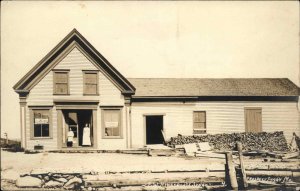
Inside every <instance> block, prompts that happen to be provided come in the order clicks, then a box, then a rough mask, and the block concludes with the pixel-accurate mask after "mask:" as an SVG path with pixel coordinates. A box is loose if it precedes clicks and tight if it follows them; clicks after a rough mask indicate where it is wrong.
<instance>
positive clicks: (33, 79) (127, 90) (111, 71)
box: [13, 29, 135, 94]
mask: <svg viewBox="0 0 300 191" xmlns="http://www.w3.org/2000/svg"><path fill="white" fill-rule="evenodd" d="M72 43H76V46H79V47H80V48H82V49H83V50H84V51H85V52H86V53H87V55H88V56H89V57H90V58H91V59H93V61H94V62H95V63H96V65H97V66H98V67H99V68H100V69H102V71H104V72H105V73H106V74H107V76H108V77H110V78H111V79H112V80H114V82H115V83H116V84H117V86H118V87H119V88H120V89H121V92H122V93H123V94H134V92H135V87H134V86H133V85H132V84H131V83H130V82H129V81H128V80H127V79H126V78H125V77H124V76H122V74H121V73H120V72H118V71H117V70H116V69H115V68H114V67H113V66H112V65H111V64H110V63H109V62H108V61H107V60H106V59H105V58H104V57H103V56H102V55H101V54H100V53H99V52H98V51H97V50H96V49H95V48H94V47H93V46H92V45H91V44H90V43H89V42H88V41H87V40H86V39H85V38H84V37H83V36H82V35H81V34H80V33H79V32H78V31H77V30H76V29H73V30H72V31H71V32H70V33H69V34H68V35H67V36H66V37H65V38H64V39H63V40H62V41H61V42H60V43H59V44H58V45H57V46H56V47H54V48H53V49H52V50H51V51H50V52H49V53H48V54H47V55H46V56H45V57H44V58H43V59H42V60H41V61H40V62H38V63H37V64H36V65H35V66H34V67H33V68H32V69H31V70H30V71H29V72H28V73H27V74H26V75H25V76H24V77H23V78H21V79H20V80H19V81H18V82H17V83H16V84H15V85H14V87H13V88H14V90H15V91H16V92H17V93H22V92H29V91H30V90H31V89H32V88H33V87H34V85H35V84H37V83H38V81H39V80H38V79H41V78H42V77H43V75H45V73H47V72H49V71H50V70H51V69H52V68H53V67H54V60H55V59H57V57H59V56H60V55H61V54H62V52H63V51H65V50H66V49H67V48H68V47H69V46H70V45H71V44H72Z"/></svg>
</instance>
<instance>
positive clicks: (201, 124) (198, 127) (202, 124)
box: [193, 111, 206, 134]
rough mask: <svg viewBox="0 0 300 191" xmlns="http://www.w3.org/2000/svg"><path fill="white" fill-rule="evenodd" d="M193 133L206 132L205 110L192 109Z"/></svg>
mask: <svg viewBox="0 0 300 191" xmlns="http://www.w3.org/2000/svg"><path fill="white" fill-rule="evenodd" d="M193 122H194V127H193V133H194V134H203V133H206V112H205V111H194V114H193Z"/></svg>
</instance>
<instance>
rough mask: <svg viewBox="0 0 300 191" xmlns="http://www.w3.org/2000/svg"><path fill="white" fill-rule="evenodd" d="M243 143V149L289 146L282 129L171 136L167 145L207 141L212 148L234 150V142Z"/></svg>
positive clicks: (285, 148)
mask: <svg viewBox="0 0 300 191" xmlns="http://www.w3.org/2000/svg"><path fill="white" fill-rule="evenodd" d="M237 141H239V142H241V143H242V145H243V150H268V151H288V150H289V147H288V144H287V141H286V139H285V137H284V135H283V132H282V131H276V132H271V133H267V132H261V133H231V134H225V133H223V134H214V135H212V134H208V135H192V136H182V135H178V136H177V137H171V139H170V141H168V142H167V145H168V146H170V147H175V145H182V144H189V143H200V142H209V145H210V146H211V147H212V148H214V150H219V151H224V150H235V149H236V148H235V147H236V142H237Z"/></svg>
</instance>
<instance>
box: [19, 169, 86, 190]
mask: <svg viewBox="0 0 300 191" xmlns="http://www.w3.org/2000/svg"><path fill="white" fill-rule="evenodd" d="M16 186H17V187H19V188H47V189H49V188H64V189H67V190H76V189H81V188H82V186H83V181H82V175H80V174H62V173H44V174H24V175H22V176H21V177H20V178H18V179H17V181H16Z"/></svg>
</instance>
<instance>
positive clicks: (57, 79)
mask: <svg viewBox="0 0 300 191" xmlns="http://www.w3.org/2000/svg"><path fill="white" fill-rule="evenodd" d="M53 76H54V77H53V81H54V84H53V93H54V94H57V95H68V94H69V71H67V70H57V71H53Z"/></svg>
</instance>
